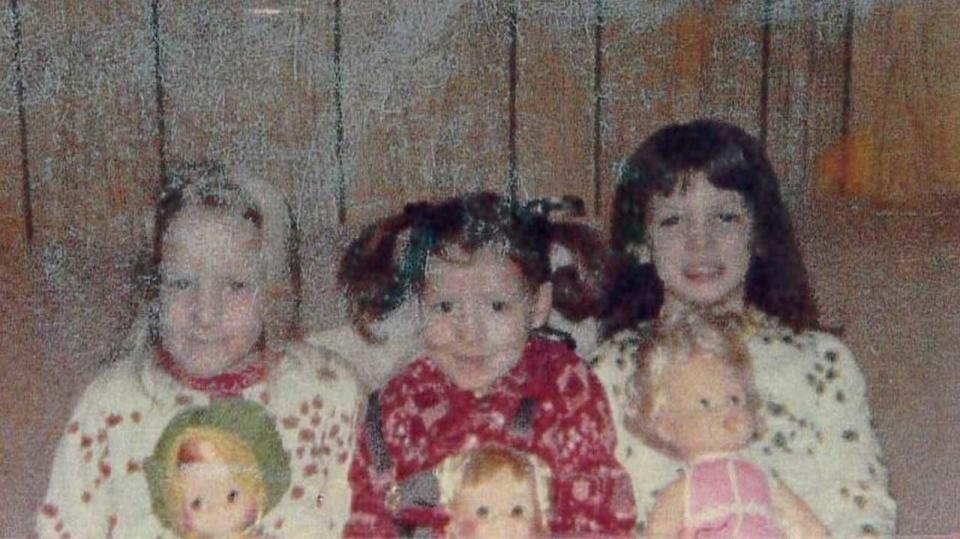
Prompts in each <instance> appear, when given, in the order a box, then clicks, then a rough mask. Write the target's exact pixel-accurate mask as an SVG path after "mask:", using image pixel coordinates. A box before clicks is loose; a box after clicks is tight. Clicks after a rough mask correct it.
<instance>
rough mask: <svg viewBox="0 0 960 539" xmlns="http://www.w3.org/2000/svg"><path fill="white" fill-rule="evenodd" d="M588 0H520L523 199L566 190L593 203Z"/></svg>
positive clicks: (519, 115)
mask: <svg viewBox="0 0 960 539" xmlns="http://www.w3.org/2000/svg"><path fill="white" fill-rule="evenodd" d="M594 16H595V1H594V0H565V1H563V2H556V1H552V0H537V1H532V2H522V3H521V4H520V8H519V12H518V22H517V26H518V33H519V45H518V63H517V66H518V71H519V76H518V81H517V133H516V138H517V154H518V155H517V163H518V174H519V187H520V189H519V191H520V193H521V195H522V198H535V197H538V196H544V195H562V194H571V195H577V196H580V197H581V198H583V200H584V202H585V203H586V207H587V208H593V206H594V203H593V202H594V185H593V143H594V140H593V139H594V117H595V115H594V95H595V94H594V35H595V32H594Z"/></svg>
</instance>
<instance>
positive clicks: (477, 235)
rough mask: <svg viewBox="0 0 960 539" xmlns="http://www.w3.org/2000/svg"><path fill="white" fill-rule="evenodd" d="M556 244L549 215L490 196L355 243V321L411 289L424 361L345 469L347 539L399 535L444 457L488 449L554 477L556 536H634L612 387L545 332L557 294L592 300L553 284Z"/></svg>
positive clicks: (420, 207) (400, 380)
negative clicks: (401, 246)
mask: <svg viewBox="0 0 960 539" xmlns="http://www.w3.org/2000/svg"><path fill="white" fill-rule="evenodd" d="M407 231H409V239H408V240H407V241H406V244H407V246H406V249H405V253H404V254H403V256H402V259H401V260H400V261H399V262H395V261H394V251H395V250H396V244H397V242H398V237H399V236H401V234H402V233H404V232H407ZM555 239H556V238H554V237H553V236H552V226H551V225H550V223H549V222H548V221H547V220H546V219H544V218H543V217H542V216H537V215H534V214H531V213H530V212H526V211H523V210H522V209H520V208H518V207H517V206H516V205H514V204H511V203H509V202H507V201H505V200H503V199H501V198H500V197H499V196H497V195H494V194H486V193H485V194H477V195H472V196H467V197H464V198H458V199H452V200H449V201H446V202H441V203H438V204H429V203H421V204H416V205H411V206H409V207H408V208H407V210H406V211H405V212H403V213H402V214H400V215H398V216H395V217H393V218H391V219H387V220H386V221H384V222H382V223H381V224H379V225H376V226H374V227H372V228H371V229H369V230H368V231H367V232H366V233H365V234H363V235H362V236H361V237H360V238H359V239H358V240H357V241H356V242H354V243H353V244H352V245H351V247H350V249H349V251H348V253H347V255H346V256H345V258H344V261H343V264H342V266H341V277H342V278H343V280H344V281H345V283H346V285H347V288H348V291H349V292H350V297H351V298H352V300H353V315H354V319H355V320H356V321H357V323H358V325H360V326H364V325H365V324H366V323H368V322H370V321H373V320H376V319H378V318H381V317H382V316H383V315H384V314H385V313H388V312H390V310H391V309H392V308H394V307H395V306H396V305H399V304H401V303H402V302H403V301H404V299H405V297H406V295H407V294H408V293H415V294H416V295H417V297H418V298H419V308H420V314H419V317H420V322H419V323H420V326H421V329H420V332H421V337H422V341H423V349H424V351H425V352H424V355H423V356H422V357H421V358H419V359H417V360H416V361H414V362H412V363H410V364H409V365H407V366H406V367H405V368H404V369H403V370H401V371H400V372H399V373H398V374H397V375H396V376H394V377H393V379H392V380H391V381H390V382H389V383H388V384H387V385H386V386H385V388H384V389H383V391H382V392H381V393H380V395H379V399H374V401H373V404H374V406H372V407H371V410H372V411H373V413H370V414H368V421H367V422H366V423H365V429H364V433H363V435H362V436H361V437H360V443H359V446H358V451H357V454H356V456H355V461H354V465H353V468H352V470H351V473H350V484H351V487H352V488H353V514H352V517H351V520H350V524H349V526H348V530H347V533H348V535H352V536H355V535H376V536H394V535H397V534H398V531H397V529H396V528H395V526H394V522H393V518H394V512H395V511H396V510H397V503H395V501H396V499H397V498H400V496H399V494H398V493H400V494H402V493H404V492H406V491H407V490H409V489H408V488H407V486H408V485H409V484H410V482H412V481H420V478H421V477H422V474H423V473H425V472H426V473H429V472H430V471H431V470H434V469H435V468H436V466H437V465H438V464H439V463H441V462H442V461H443V460H444V459H446V458H447V457H449V456H451V455H456V454H458V453H461V452H463V451H466V450H470V449H473V448H475V447H478V446H480V445H490V444H492V445H499V446H501V447H506V448H511V449H515V450H518V451H524V452H527V453H531V454H533V455H535V456H536V457H538V458H540V459H542V460H543V461H544V462H545V463H546V464H547V465H548V466H549V467H550V469H551V477H552V481H551V493H550V499H551V500H552V507H551V509H552V511H551V514H550V515H549V517H548V519H547V520H548V522H549V528H550V531H551V532H553V533H560V534H573V533H587V532H591V533H601V534H604V533H605V534H615V533H623V532H625V531H627V530H630V529H632V527H633V522H634V518H635V514H634V504H633V497H632V493H631V489H630V486H629V483H628V481H629V479H628V478H627V477H626V474H625V472H624V471H623V469H622V468H621V467H620V465H619V463H617V461H616V459H614V457H613V449H614V446H615V443H616V439H615V431H614V428H613V424H612V422H611V418H610V415H609V407H608V404H607V402H606V399H605V398H604V397H603V392H602V391H603V390H602V388H601V387H600V385H599V384H598V382H597V380H596V378H594V377H593V376H592V375H591V374H590V373H589V371H588V370H587V368H586V366H585V364H584V363H583V362H582V360H581V359H580V358H579V357H578V356H577V355H576V354H575V353H573V351H572V350H571V348H570V347H568V346H567V345H566V344H564V343H562V342H558V341H555V340H550V339H546V338H540V337H538V336H537V333H538V332H537V331H536V330H537V328H540V327H541V326H543V325H544V323H545V322H546V318H547V315H548V313H549V311H550V308H551V304H552V303H553V301H552V298H560V299H561V300H562V301H558V308H559V309H561V310H563V309H565V308H567V307H570V308H575V307H576V306H577V305H584V304H585V303H584V302H581V301H577V300H578V299H582V298H580V297H579V294H576V293H572V291H573V290H574V289H577V288H580V287H581V285H582V283H580V282H578V281H576V280H574V279H571V278H569V277H570V276H569V274H568V278H567V279H565V281H566V282H565V284H564V285H563V288H565V289H567V290H559V288H560V287H558V290H554V289H553V288H552V285H551V281H550V279H551V277H552V272H551V270H550V264H549V258H548V257H549V248H550V246H551V244H552V243H554V240H555ZM573 243H576V242H573ZM571 247H572V250H574V251H575V252H576V253H577V254H578V255H580V256H583V255H584V254H585V253H583V252H581V251H580V250H579V249H577V248H576V247H575V246H573V245H571ZM581 291H582V290H581ZM586 303H589V302H586ZM440 494H441V497H443V496H442V494H443V493H440ZM419 524H420V525H422V526H427V527H433V528H438V527H442V525H438V523H436V522H422V523H419Z"/></svg>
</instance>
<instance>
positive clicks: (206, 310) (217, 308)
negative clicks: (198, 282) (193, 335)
mask: <svg viewBox="0 0 960 539" xmlns="http://www.w3.org/2000/svg"><path fill="white" fill-rule="evenodd" d="M193 312H194V316H195V317H196V321H197V323H198V324H200V325H201V326H212V325H215V324H217V323H218V322H219V321H220V317H221V316H222V315H223V296H222V295H221V294H220V291H219V290H216V289H213V288H208V289H205V290H202V291H201V292H200V294H199V295H198V297H197V304H196V306H195V307H194V310H193Z"/></svg>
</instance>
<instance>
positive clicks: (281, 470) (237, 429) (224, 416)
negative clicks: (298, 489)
mask: <svg viewBox="0 0 960 539" xmlns="http://www.w3.org/2000/svg"><path fill="white" fill-rule="evenodd" d="M195 427H203V428H205V429H211V430H219V431H223V432H224V433H227V434H232V435H234V436H235V437H237V438H239V439H240V441H242V442H243V443H244V444H245V445H246V446H247V447H248V448H249V449H250V451H251V452H252V453H253V455H254V456H255V458H256V461H257V466H258V468H259V470H260V475H261V477H262V478H263V483H264V488H265V490H266V495H267V503H266V507H264V511H263V512H264V513H266V512H268V511H269V510H270V509H272V508H273V507H274V506H276V505H277V503H279V502H280V499H281V498H282V497H283V495H284V493H286V491H287V488H288V487H289V486H290V457H289V455H288V454H287V452H286V451H284V449H283V442H282V441H281V440H280V434H279V433H278V432H277V427H276V424H275V422H274V419H273V417H272V416H271V415H270V414H269V413H268V412H267V411H266V410H265V409H264V408H263V407H262V406H260V405H259V404H256V403H254V402H250V401H245V400H239V399H230V400H225V401H219V402H216V403H213V404H211V405H209V406H197V407H192V408H187V409H185V410H183V411H182V412H180V413H179V414H177V415H176V417H174V418H173V419H172V420H170V423H168V424H167V428H165V429H164V431H163V434H162V435H161V436H160V440H159V441H157V447H156V449H155V450H154V452H153V455H151V456H150V457H149V458H147V459H146V461H144V464H143V469H144V473H145V475H146V477H147V484H148V486H149V488H150V499H151V502H152V504H153V512H154V514H155V515H156V516H157V518H158V519H160V522H161V523H162V524H163V525H164V526H166V527H168V528H171V529H173V525H174V523H173V522H171V520H170V515H169V513H168V512H167V507H166V504H167V502H166V491H167V483H168V482H169V480H170V478H169V477H168V474H169V473H170V470H168V463H169V462H170V460H171V459H170V452H171V451H172V450H176V449H178V448H177V447H174V446H175V445H180V444H177V441H178V439H179V438H180V435H181V434H183V433H184V431H186V430H187V429H189V428H195Z"/></svg>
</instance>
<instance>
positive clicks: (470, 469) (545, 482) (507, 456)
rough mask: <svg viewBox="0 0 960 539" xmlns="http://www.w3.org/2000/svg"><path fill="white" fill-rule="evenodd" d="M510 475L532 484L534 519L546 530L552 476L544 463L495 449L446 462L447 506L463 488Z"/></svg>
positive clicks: (443, 469) (443, 479) (443, 480)
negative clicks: (497, 476) (502, 472)
mask: <svg viewBox="0 0 960 539" xmlns="http://www.w3.org/2000/svg"><path fill="white" fill-rule="evenodd" d="M500 471H507V472H508V473H509V474H510V476H511V477H512V478H514V479H516V480H517V481H524V482H529V484H530V486H531V489H532V493H533V502H534V511H535V514H534V515H533V519H534V522H535V523H536V526H537V529H538V530H540V531H545V530H546V529H547V521H546V518H547V511H548V510H549V498H548V496H547V494H548V493H549V490H550V472H549V468H548V467H547V466H546V464H545V463H543V462H541V461H539V460H538V459H536V457H534V456H533V455H529V454H526V453H520V452H517V451H513V450H511V449H506V448H502V447H496V446H485V447H480V448H477V449H473V450H471V451H468V452H467V453H465V454H462V455H458V456H456V457H452V458H451V459H447V461H445V462H444V464H442V465H441V470H440V472H439V475H440V479H441V483H443V485H442V488H441V492H442V493H443V498H444V499H443V500H441V501H442V502H443V504H444V505H446V506H448V507H449V506H450V505H451V504H453V503H454V501H455V500H456V498H457V494H458V493H459V492H460V490H461V489H462V488H464V487H469V486H475V485H479V484H482V483H483V482H484V481H486V480H489V479H490V478H491V477H493V476H494V475H495V474H496V473H497V472H500Z"/></svg>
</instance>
